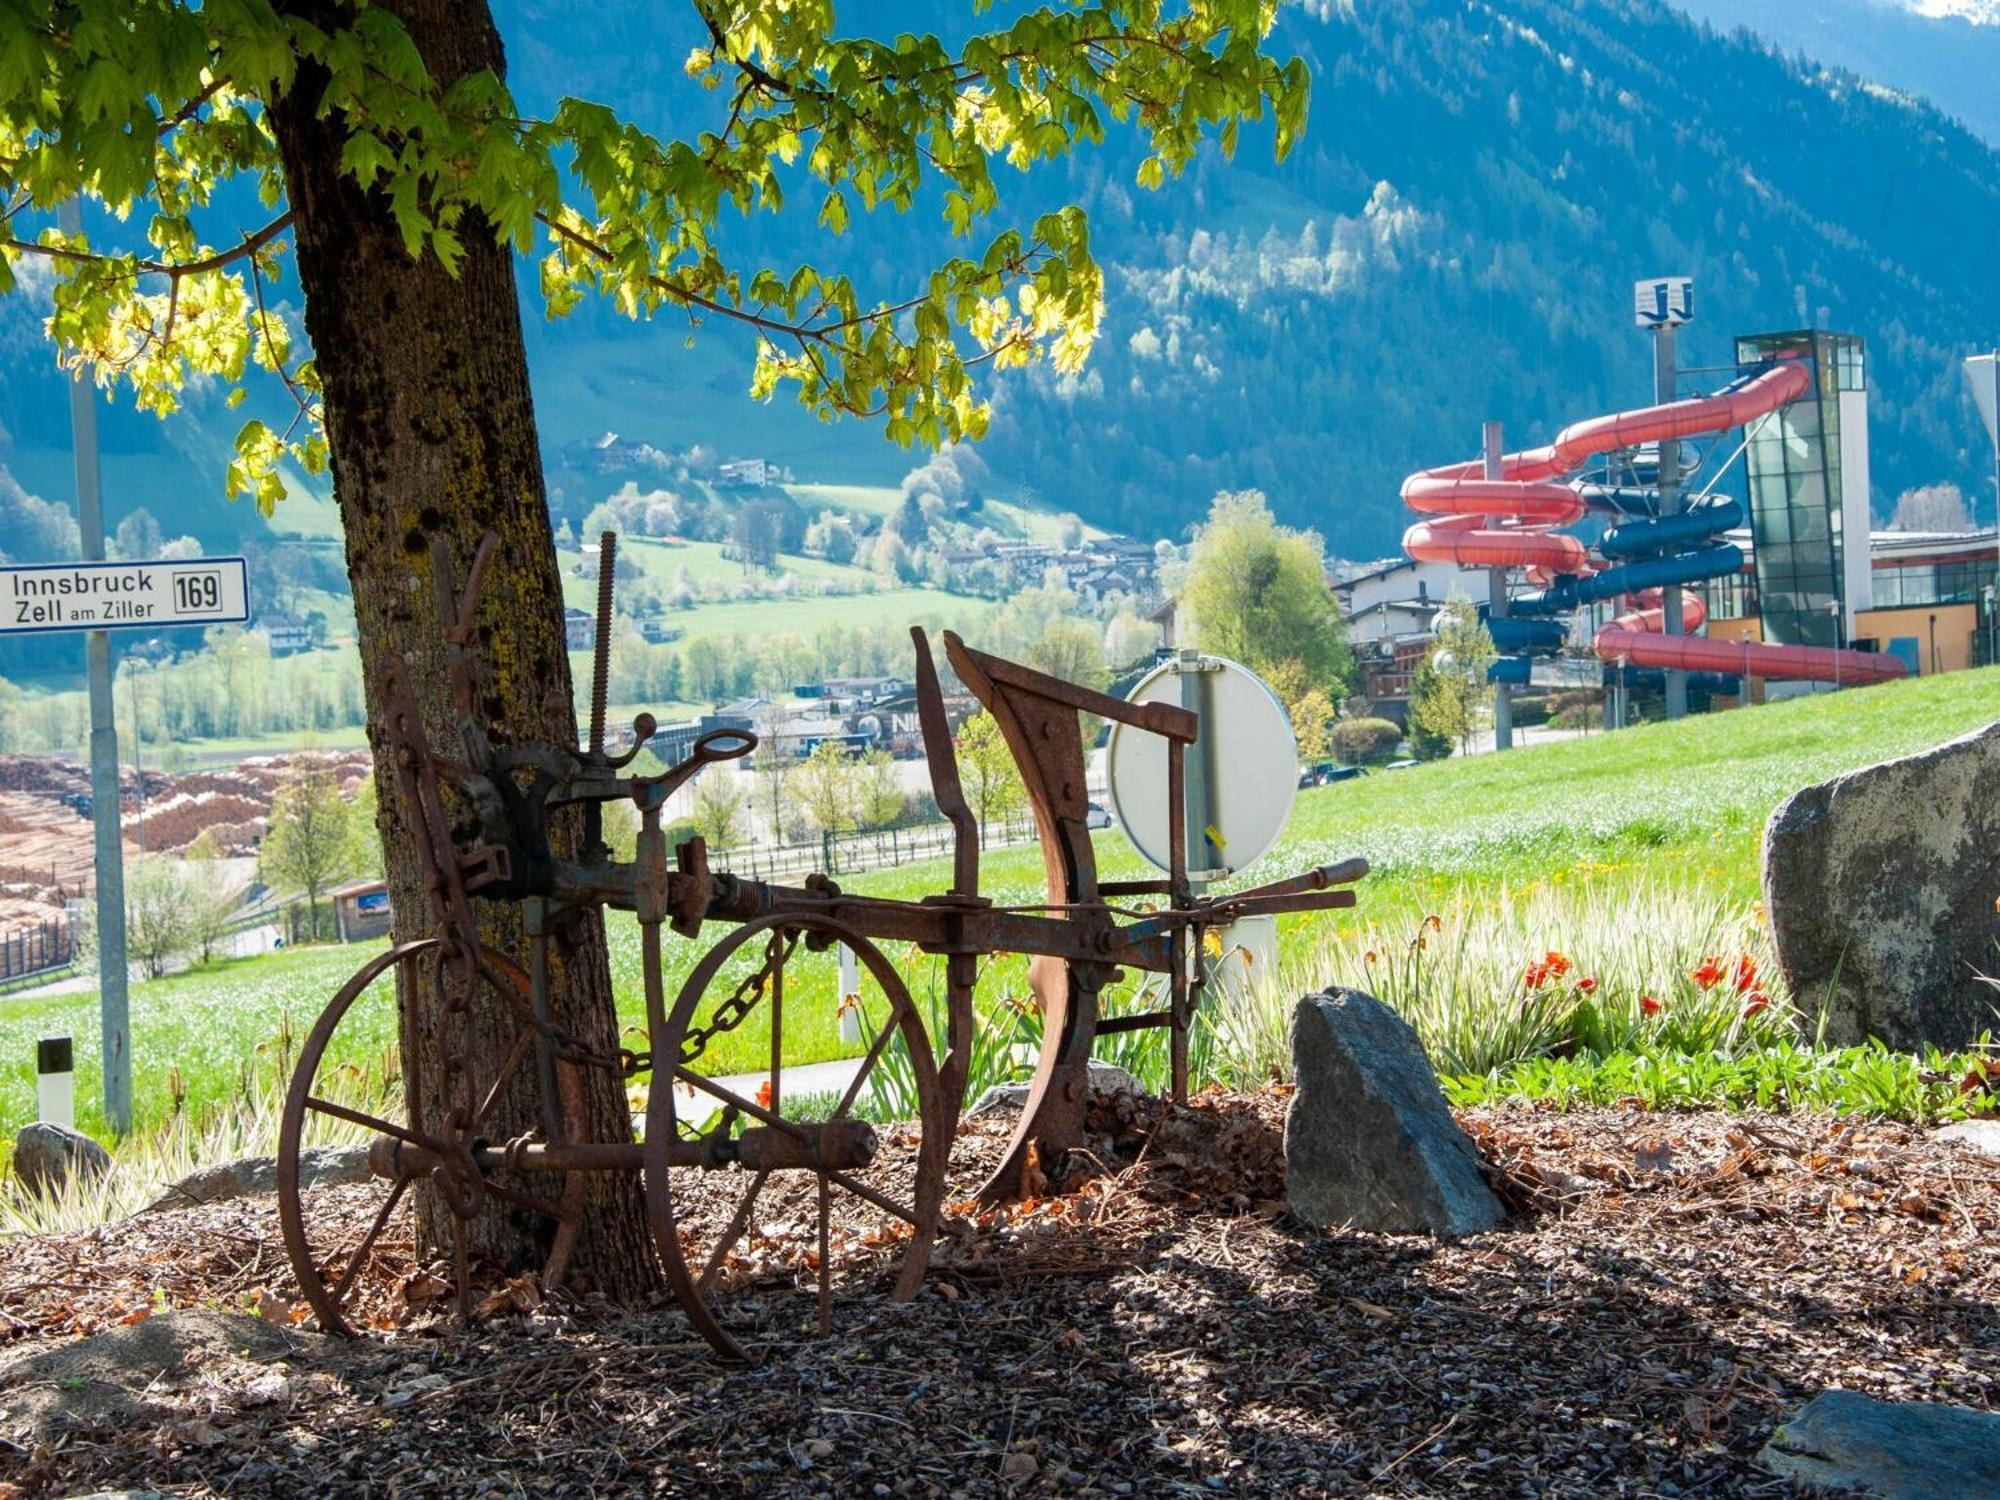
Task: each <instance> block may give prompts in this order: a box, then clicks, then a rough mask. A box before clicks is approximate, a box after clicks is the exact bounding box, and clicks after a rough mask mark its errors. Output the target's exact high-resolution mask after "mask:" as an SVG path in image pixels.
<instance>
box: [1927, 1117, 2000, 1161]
mask: <svg viewBox="0 0 2000 1500" xmlns="http://www.w3.org/2000/svg"><path fill="white" fill-rule="evenodd" d="M1937 1138H1938V1139H1939V1140H1941V1141H1956V1142H1957V1143H1958V1144H1959V1145H1961V1146H1969V1147H1971V1148H1972V1149H1973V1150H1974V1151H1979V1152H1983V1153H1984V1154H1985V1155H1987V1156H2000V1120H1960V1121H1959V1122H1958V1123H1957V1124H1955V1125H1947V1126H1945V1127H1944V1128H1943V1129H1942V1130H1940V1131H1938V1133H1937Z"/></svg>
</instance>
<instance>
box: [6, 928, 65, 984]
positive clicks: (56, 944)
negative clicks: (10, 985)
mask: <svg viewBox="0 0 2000 1500" xmlns="http://www.w3.org/2000/svg"><path fill="white" fill-rule="evenodd" d="M75 958H76V933H75V931H74V930H73V928H72V926H71V922H70V919H69V917H68V916H67V915H64V916H60V917H50V918H49V919H47V920H46V921H42V922H31V923H29V924H28V925H26V926H24V927H16V928H13V929H12V930H11V931H8V932H0V984H4V983H6V982H7V981H8V980H10V979H21V978H24V977H25V976H27V975H29V974H41V973H44V972H46V971H48V970H50V969H61V968H67V967H68V966H69V964H70V963H71V962H73V961H74V960H75Z"/></svg>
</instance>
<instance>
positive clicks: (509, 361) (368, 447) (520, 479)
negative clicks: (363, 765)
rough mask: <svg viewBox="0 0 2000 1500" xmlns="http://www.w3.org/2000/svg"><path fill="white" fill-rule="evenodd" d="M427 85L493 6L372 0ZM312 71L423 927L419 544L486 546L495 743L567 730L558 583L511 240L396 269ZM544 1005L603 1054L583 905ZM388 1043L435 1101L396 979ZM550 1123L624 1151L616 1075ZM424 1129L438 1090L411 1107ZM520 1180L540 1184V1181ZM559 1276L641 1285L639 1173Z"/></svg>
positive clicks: (282, 129) (428, 663)
mask: <svg viewBox="0 0 2000 1500" xmlns="http://www.w3.org/2000/svg"><path fill="white" fill-rule="evenodd" d="M287 8H289V9H291V10H294V11H295V12H298V13H301V14H305V15H308V16H311V18H312V19H314V20H316V21H318V22H320V23H321V24H328V23H330V22H332V21H333V20H334V15H333V11H332V8H331V7H330V6H325V5H322V4H319V3H316V0H293V3H292V4H291V5H290V6H289V7H287ZM387 8H388V9H390V10H393V11H394V12H395V13H396V14H397V15H399V16H400V17H401V18H402V21H403V23H404V25H405V26H406V27H407V28H408V30H409V33H410V35H411V37H412V38H413V39H414V40H415V42H416V44H417V46H418V48H419V49H420V51H421V52H422V55H423V57H424V60H425V62H426V64H427V65H428V66H429V68H430V71H431V73H432V75H433V76H434V77H435V78H437V79H438V80H439V81H440V82H441V83H442V84H445V85H449V84H450V83H451V82H452V81H453V80H455V79H457V78H460V77H463V76H465V75H466V74H468V73H471V72H474V71H477V70H479V69H482V68H491V69H493V71H494V72H495V73H496V74H497V73H500V72H501V71H502V69H503V67H504V61H503V58H502V54H501V47H500V38H499V33H498V31H497V29H496V28H495V26H494V23H493V18H492V15H491V13H490V12H489V11H488V9H487V7H486V5H485V4H484V3H479V0H470V3H468V0H388V4H387ZM325 81H326V80H325V74H324V73H323V72H322V71H320V70H319V69H318V68H316V67H312V66H302V67H301V68H300V70H299V74H298V77H297V78H296V80H295V81H294V83H293V86H292V88H291V90H290V91H289V92H288V93H287V94H286V95H285V96H284V97H282V98H280V99H279V100H277V101H276V102H275V103H274V105H273V108H272V112H271V115H272V123H273V126H274V128H275V130H276V133H277V138H278V142H279V146H280V149H281V151H282V153H283V157H284V163H285V181H286V188H287V191H288V194H289V197H290V205H291V209H292V213H293V216H294V224H295V232H296V238H297V244H298V265H299V278H300V282H301V284H302V285H303V287H304V290H305V321H306V328H307V331H308V332H309V334H310V335H311V337H312V343H313V349H314V353H315V357H316V359H317V361H318V369H319V373H320V379H321V382H322V385H323V388H324V391H325V418H326V433H327V439H328V444H329V447H330V450H331V456H332V465H333V485H334V498H335V500H336V501H337V503H338V504H339V507H340V514H341V520H342V523H343V525H344V527H345V530H346V537H347V567H348V576H349V578H350V580H351V581H352V584H353V589H354V609H355V617H356V620H357V623H358V625H359V631H360V641H361V657H362V666H363V669H364V671H365V673H366V682H367V690H368V694H369V704H368V706H369V710H370V712H369V721H370V728H369V738H370V743H371V745H372V747H373V749H374V752H375V779H376V788H377V791H378V794H379V806H380V814H379V819H378V822H379V827H380V831H381V835H382V844H383V851H384V858H385V870H386V873H387V878H388V883H389V891H390V898H391V900H392V902H393V904H394V908H395V935H396V938H397V940H398V941H403V940H407V939H410V938H415V937H420V936H424V935H426V934H428V932H429V931H430V930H431V927H432V918H431V909H430V904H429V900H428V895H427V892H426V890H425V887H424V881H423V862H422V859H421V857H420V855H419V852H418V845H417V841H416V839H415V837H414V835H413V831H412V826H411V823H410V821H409V817H408V811H407V810H406V809H405V808H404V807H403V805H402V799H401V795H400V793H399V791H398V788H397V782H396V776H395V769H394V767H393V765H392V764H391V763H390V761H389V758H388V755H387V753H386V746H385V743H384V737H383V729H382V713H381V709H382V705H381V703H380V702H379V701H378V694H379V691H380V672H381V667H382V664H383V662H384V661H385V660H386V659H392V658H393V659H395V660H398V661H400V662H401V663H403V665H404V669H405V672H406V675H407V678H408V680H409V682H410V685H411V687H412V689H413V691H414V694H415V696H416V699H417V702H418V705H419V707H420V710H421V713H422V717H423V720H424V726H425V730H426V733H427V735H428V737H429V740H430V743H431V745H432V746H433V747H435V748H438V749H440V750H443V749H444V748H445V747H447V746H452V745H455V744H457V743H459V736H458V735H457V734H456V733H455V732H454V730H453V709H452V698H451V691H450V684H449V682H448V680H447V677H446V671H445V656H444V637H443V627H442V625H441V623H440V620H439V615H438V605H437V599H436V596H435V593H434V590H433V587H432V573H431V544H432V540H433V538H435V537H439V536H442V537H444V538H446V540H447V541H448V543H449V546H450V552H451V557H452V562H453V568H454V572H455V575H456V577H457V578H458V579H459V580H460V581H461V582H462V581H463V580H464V578H465V576H466V572H467V570H468V568H469V565H470V563H471V560H472V555H473V551H474V549H475V548H476V547H477V545H478V544H479V541H480V538H481V537H482V536H484V535H485V534H486V533H488V532H492V533H493V534H494V535H495V536H497V537H498V539H499V546H498V550H497V552H496V553H495V555H494V557H493V560H492V563H491V565H490V566H489V568H488V571H487V576H486V584H485V589H484V593H483V597H482V599H481V601H480V607H479V613H478V634H479V640H480V652H479V655H480V658H481V671H482V679H481V688H482V695H481V702H480V704H479V712H480V714H481V716H482V718H483V719H484V722H485V727H486V730H487V732H488V734H489V736H490V737H491V738H492V740H493V741H494V742H495V743H496V744H506V743H509V742H518V741H521V740H526V739H544V740H549V741H554V742H556V743H567V744H572V745H573V744H575V743H576V742H577V739H576V735H577V722H576V712H575V707H574V704H573V702H572V697H571V692H572V684H571V678H570V663H569V656H568V652H567V649H566V643H565V638H564V630H563V600H562V579H561V574H560V572H559V568H558V563H557V559H556V552H555V542H554V538H553V536H552V534H551V531H550V527H549V515H548V509H547V504H546V496H545V493H544V488H543V478H542V466H541V454H540V450H539V445H538V443H537V441H536V433H535V413H534V404H533V400H532V398H531V395H530V391H529V386H528V366H527V355H526V351H525V349H524V347H523V344H522V331H521V319H520V309H519V302H518V300H517V293H516V288H515V281H514V263H513V252H512V251H511V250H510V249H509V248H507V247H505V246H503V245H497V244H495V243H494V241H493V238H492V236H491V235H490V234H489V233H487V232H486V231H485V229H484V227H483V226H481V225H479V224H477V223H473V222H471V221H469V220H468V221H467V222H464V223H462V224H461V225H460V226H459V232H460V235H461V237H462V239H463V242H464V245H465V257H464V261H463V263H462V264H461V266H460V268H459V271H458V274H457V275H456V276H450V275H447V274H446V273H445V271H444V269H443V267H442V266H441V265H440V264H439V263H438V261H437V260H436V259H435V257H432V256H430V255H425V256H424V257H423V258H421V259H413V258H412V257H411V256H410V254H409V253H408V251H407V250H406V249H405V248H404V245H403V240H402V236H401V234H400V233H399V231H398V230H397V228H396V226H395V223H394V221H393V220H392V219H391V217H390V214H389V210H388V205H387V203H386V201H385V200H384V199H383V198H382V197H381V196H380V195H378V194H375V193H372V192H368V191H364V190H363V189H362V188H361V187H360V186H359V184H358V183H356V181H355V180H354V178H353V177H351V176H349V175H348V174H346V173H344V172H343V171H342V170H341V167H340V153H341V146H342V143H343V141H344V139H345V134H346V131H345V127H344V124H343V122H342V120H341V119H340V117H339V116H338V115H337V114H335V115H333V116H331V117H328V118H321V116H320V108H319V105H320V96H321V93H322V90H323V89H324V86H325ZM551 834H552V838H553V840H554V841H555V843H556V845H557V849H558V852H559V853H561V854H563V855H564V856H565V857H572V858H573V857H574V856H575V854H576V852H577V846H578V844H579V843H580V835H581V829H580V823H579V822H578V820H576V819H575V818H574V817H568V816H565V817H559V818H558V819H556V820H555V823H554V826H553V827H552V830H551ZM475 904H476V905H477V906H478V907H479V922H480V936H481V938H482V940H483V941H484V942H485V943H487V944H488V945H490V946H491V947H494V948H496V949H499V950H501V951H503V952H506V953H509V954H515V955H519V954H521V952H522V945H521V930H520V922H519V920H518V915H517V912H516V909H515V908H514V907H512V906H505V905H500V904H495V903H486V902H476V903H475ZM551 969H552V973H551V981H552V982H551V990H552V994H551V1010H552V1014H553V1017H554V1019H555V1020H556V1022H557V1023H558V1024H559V1025H561V1026H562V1027H563V1028H564V1029H566V1030H567V1031H569V1032H570V1033H571V1034H572V1035H573V1036H575V1037H577V1038H578V1039H579V1040H580V1041H581V1042H583V1043H584V1044H585V1045H587V1046H589V1047H591V1048H593V1049H594V1050H597V1051H601V1052H609V1051H611V1050H613V1049H614V1048H615V1046H616V1042H617V1029H618V1022H617V1014H616V1011H615V1008H614V1006H613V1003H612V993H611V979H610V972H609V968H608V965H607V962H606V956H605V947H604V929H603V923H602V921H601V920H599V919H597V918H596V917H595V916H593V917H592V919H591V920H589V921H586V922H578V923H574V924H571V925H569V926H567V927H566V928H565V930H564V931H563V932H562V933H561V934H560V935H559V936H558V938H557V939H556V940H555V941H554V942H553V943H552V958H551ZM402 999H403V1041H404V1049H405V1059H406V1077H408V1078H409V1079H410V1080H411V1085H410V1086H411V1089H412V1091H413V1092H416V1091H419V1090H422V1089H430V1090H433V1091H435V1090H436V1089H437V1087H438V1085H437V1080H439V1079H440V1078H441V1077H443V1076H444V1075H445V1072H446V1068H445V1066H444V1064H445V1052H446V1050H447V1048H449V1047H455V1046H456V1042H455V1039H454V1038H455V1028H453V1027H450V1026H447V1025H446V1024H445V1023H446V1017H445V1015H444V1013H443V1007H442V1002H441V1000H440V997H439V996H438V995H437V994H435V993H419V994H409V993H406V994H404V996H403V997H402ZM474 1014H475V1016H476V1017H477V1020H476V1022H475V1025H474V1027H473V1038H472V1045H471V1048H470V1053H469V1055H467V1056H465V1057H463V1058H462V1059H461V1061H462V1062H463V1063H464V1065H465V1066H467V1067H468V1068H469V1070H470V1072H471V1074H472V1076H473V1078H474V1079H475V1080H478V1081H479V1082H478V1085H477V1086H478V1087H481V1088H483V1087H484V1083H485V1081H486V1080H490V1079H492V1078H493V1077H494V1076H495V1075H496V1073H497V1071H498V1069H499V1067H500V1064H501V1062H502V1059H503V1058H504V1057H505V1055H506V1052H507V1049H508V1047H509V1046H510V1045H511V1044H512V1041H513V1039H514V1036H515V1035H516V1030H515V1026H514V1023H513V1021H512V1019H511V1018H510V1017H509V1016H508V1015H507V1014H506V1013H505V1011H504V1010H503V1009H502V1007H500V1006H499V1005H498V1004H497V1003H495V1002H494V1001H492V1000H491V998H490V997H480V998H479V999H477V1000H476V1001H475V1005H474ZM561 1074H562V1076H561V1079H560V1092H561V1094H562V1095H563V1098H562V1101H561V1103H562V1117H563V1122H564V1129H565V1131H566V1133H567V1134H569V1135H570V1137H571V1138H572V1139H588V1140H600V1141H629V1140H630V1139H631V1138H632V1129H631V1116H630V1112H629V1108H628V1105H627V1102H626V1098H625V1088H624V1083H623V1081H622V1080H621V1079H620V1078H618V1077H617V1076H616V1075H615V1074H612V1073H609V1072H606V1071H604V1070H598V1069H592V1070H585V1069H576V1068H569V1067H565V1068H563V1069H562V1070H561ZM410 1104H411V1108H412V1110H413V1111H415V1112H416V1114H417V1117H418V1118H420V1119H425V1120H436V1119H437V1118H439V1116H440V1113H441V1110H442V1107H443V1103H442V1101H440V1100H438V1099H435V1098H412V1099H411V1101H410ZM540 1118H541V1115H540V1109H539V1101H538V1099H537V1095H536V1090H535V1084H534V1069H533V1068H525V1069H523V1070H521V1072H520V1074H519V1075H518V1076H517V1078H516V1080H515V1082H514V1084H513V1086H512V1087H511V1088H510V1089H509V1090H508V1092H507V1095H506V1097H505V1099H504V1100H503V1102H502V1103H501V1105H500V1106H499V1109H498V1111H497V1114H496V1117H495V1118H494V1120H493V1121H492V1126H491V1129H490V1131H489V1132H488V1134H489V1135H490V1136H491V1137H492V1138H493V1139H495V1140H505V1139H508V1138H510V1137H512V1136H514V1135H516V1134H518V1133H520V1132H523V1131H527V1130H531V1129H535V1128H536V1127H537V1125H538V1123H539V1121H540ZM536 1186H537V1190H538V1191H544V1192H546V1190H548V1189H550V1188H553V1187H554V1186H555V1184H553V1183H542V1184H537V1185H536ZM589 1193H590V1196H589V1199H588V1206H587V1209H586V1215H587V1217H586V1219H585V1225H584V1230H583V1235H582V1239H581V1241H580V1243H579V1245H578V1247H577V1252H576V1258H575V1260H574V1261H573V1262H572V1263H571V1271H570V1279H571V1281H572V1283H578V1284H584V1285H588V1286H591V1287H593V1288H595V1289H596V1290H599V1291H601V1292H603V1293H605V1294H607V1295H609V1296H612V1297H615V1298H621V1299H630V1298H633V1297H635V1296H638V1295H640V1294H643V1293H644V1292H646V1291H647V1290H649V1289H650V1288H652V1287H653V1286H654V1285H655V1284H656V1282H655V1278H656V1274H657V1273H656V1269H655V1266H654V1261H653V1257H652V1251H651V1245H650V1242H649V1240H648V1238H647V1233H646V1227H645V1218H644V1214H643V1211H642V1207H641V1204H640V1201H639V1196H638V1184H637V1180H636V1178H634V1177H632V1176H630V1175H621V1176H613V1175H600V1176H598V1177H596V1178H594V1179H593V1180H592V1182H591V1184H590V1188H589ZM420 1213H421V1215H422V1218H423V1222H424V1224H425V1228H426V1232H427V1233H428V1234H429V1235H430V1236H431V1237H432V1238H433V1241H434V1242H442V1243H447V1244H448V1243H449V1239H448V1227H449V1226H448V1223H447V1221H446V1220H445V1218H444V1216H443V1215H444V1210H443V1208H442V1206H441V1205H440V1204H437V1203H435V1202H432V1203H429V1204H427V1205H424V1206H423V1207H422V1208H421V1209H420ZM549 1229H550V1226H549V1225H548V1223H547V1222H546V1221H545V1220H542V1219H540V1218H538V1217H536V1216H532V1215H524V1214H514V1215H512V1216H510V1215H509V1213H508V1212H506V1211H504V1205H502V1204H500V1203H499V1202H498V1201H497V1200H493V1201H490V1202H489V1206H488V1208H487V1209H486V1210H485V1211H484V1212H482V1213H481V1215H480V1216H479V1217H478V1218H477V1219H475V1220H474V1221H473V1230H474V1234H473V1248H474V1249H475V1251H476V1252H477V1253H479V1254H481V1255H483V1256H486V1257H490V1258H493V1259H497V1260H499V1261H501V1262H503V1263H504V1264H507V1265H509V1266H513V1267H520V1268H532V1267H534V1266H536V1265H537V1264H538V1263H539V1261H540V1258H541V1257H542V1256H544V1255H545V1254H546V1252H547V1239H548V1234H549Z"/></svg>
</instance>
